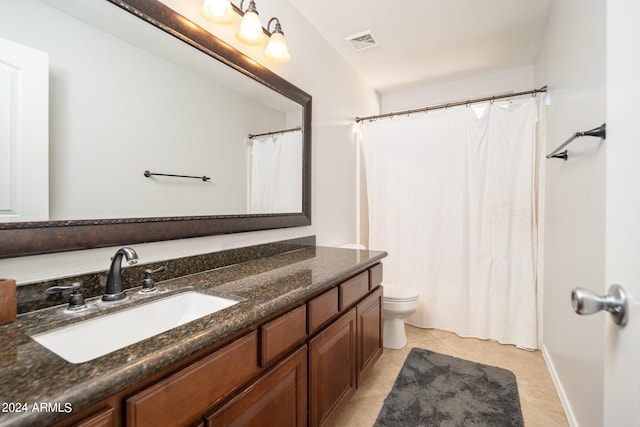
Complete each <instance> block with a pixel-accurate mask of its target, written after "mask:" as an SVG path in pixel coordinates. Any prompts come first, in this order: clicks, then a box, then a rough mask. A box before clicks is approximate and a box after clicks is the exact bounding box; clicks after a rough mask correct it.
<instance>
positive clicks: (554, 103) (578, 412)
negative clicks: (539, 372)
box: [535, 0, 606, 427]
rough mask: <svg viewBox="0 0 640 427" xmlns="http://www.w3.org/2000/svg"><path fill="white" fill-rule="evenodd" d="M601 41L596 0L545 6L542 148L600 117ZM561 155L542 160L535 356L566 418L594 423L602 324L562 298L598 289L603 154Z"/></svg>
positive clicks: (585, 141) (540, 73)
mask: <svg viewBox="0 0 640 427" xmlns="http://www.w3.org/2000/svg"><path fill="white" fill-rule="evenodd" d="M578 11H579V13H578ZM605 40H606V32H605V1H604V0H594V1H588V2H584V1H581V0H558V1H554V2H553V6H552V10H551V16H550V20H549V23H548V27H547V29H546V31H545V38H544V44H543V47H542V51H541V54H540V56H539V60H538V62H537V64H536V67H535V81H536V84H537V85H543V84H547V85H548V86H549V96H550V102H551V104H550V105H549V106H548V108H547V110H546V116H547V135H546V140H547V152H550V151H551V150H553V149H554V148H556V147H557V146H558V145H560V144H561V143H562V142H563V141H565V140H566V139H567V138H569V137H570V136H571V135H572V134H573V133H574V132H576V131H582V130H588V129H591V128H594V127H597V126H599V125H600V124H602V123H603V122H605V121H606V119H605V114H606V109H605V101H606V99H605V60H606V49H605ZM568 150H569V160H568V161H567V162H564V161H562V160H558V159H551V160H547V161H546V163H545V166H546V188H545V191H546V198H545V203H546V212H545V235H544V240H545V244H544V246H545V256H544V260H543V261H544V266H545V275H544V299H543V351H544V354H545V358H546V360H547V362H548V365H549V366H550V368H551V370H552V375H553V376H554V380H555V382H556V387H557V388H558V389H559V392H560V398H561V400H563V404H564V406H565V412H566V413H567V417H568V419H569V422H570V423H571V424H572V425H580V426H582V427H588V426H599V425H601V423H602V411H603V403H602V399H603V394H602V387H603V377H602V376H603V359H602V358H603V353H602V348H603V345H604V335H603V334H604V329H603V325H604V323H603V320H602V317H601V316H578V315H576V314H575V313H574V312H573V310H572V308H571V303H570V294H571V290H572V289H573V288H575V287H577V286H582V287H586V288H590V289H593V290H595V291H597V292H604V290H605V282H604V254H605V252H604V249H605V246H604V238H605V222H604V221H605V187H604V183H605V153H604V146H603V144H602V143H600V142H599V140H598V139H596V138H590V137H586V138H581V139H579V140H577V141H575V142H574V143H572V144H571V145H569V146H568Z"/></svg>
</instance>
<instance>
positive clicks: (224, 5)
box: [200, 0, 236, 24]
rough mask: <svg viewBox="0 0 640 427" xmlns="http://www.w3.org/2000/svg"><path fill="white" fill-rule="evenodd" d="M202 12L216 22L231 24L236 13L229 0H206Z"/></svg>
mask: <svg viewBox="0 0 640 427" xmlns="http://www.w3.org/2000/svg"><path fill="white" fill-rule="evenodd" d="M200 14H201V15H202V16H204V17H205V18H206V19H208V20H209V21H211V22H215V23H216V24H231V23H232V22H233V21H235V20H236V14H235V11H234V10H233V6H232V5H231V2H230V1H229V0H204V2H203V3H202V7H201V8H200Z"/></svg>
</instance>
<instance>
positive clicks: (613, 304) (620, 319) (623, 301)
mask: <svg viewBox="0 0 640 427" xmlns="http://www.w3.org/2000/svg"><path fill="white" fill-rule="evenodd" d="M571 305H572V306H573V310H574V311H575V312H576V313H578V314H593V313H597V312H598V311H600V310H606V311H608V312H609V313H611V315H612V316H613V322H614V323H615V324H616V325H620V326H624V325H626V324H627V317H628V316H627V312H628V310H627V293H626V292H625V290H624V289H623V288H622V286H620V285H611V287H610V288H609V292H608V293H607V295H604V296H600V295H598V294H596V293H595V292H593V291H591V290H589V289H584V288H575V289H574V290H573V291H572V292H571Z"/></svg>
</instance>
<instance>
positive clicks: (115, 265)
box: [102, 248, 138, 301]
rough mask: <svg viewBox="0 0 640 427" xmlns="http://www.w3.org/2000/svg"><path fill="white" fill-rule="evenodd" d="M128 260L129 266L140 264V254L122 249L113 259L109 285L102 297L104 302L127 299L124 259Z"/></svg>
mask: <svg viewBox="0 0 640 427" xmlns="http://www.w3.org/2000/svg"><path fill="white" fill-rule="evenodd" d="M123 256H124V257H126V258H127V262H128V263H129V265H131V264H135V263H137V262H138V254H137V253H136V251H134V250H133V249H131V248H120V249H118V250H117V251H116V254H115V255H114V256H113V258H111V267H110V268H109V275H108V276H107V285H106V288H105V290H104V295H102V301H118V300H121V299H124V298H126V296H127V295H126V294H125V293H124V290H123V289H122V257H123Z"/></svg>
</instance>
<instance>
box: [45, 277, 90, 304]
mask: <svg viewBox="0 0 640 427" xmlns="http://www.w3.org/2000/svg"><path fill="white" fill-rule="evenodd" d="M81 287H82V282H73V283H72V284H70V285H62V286H52V287H50V288H47V289H46V290H45V293H46V294H49V295H51V294H60V293H63V292H67V291H71V295H70V296H69V306H68V307H67V310H71V311H77V310H80V309H83V308H86V307H87V304H86V303H85V301H84V297H83V296H82V293H80V288H81Z"/></svg>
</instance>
